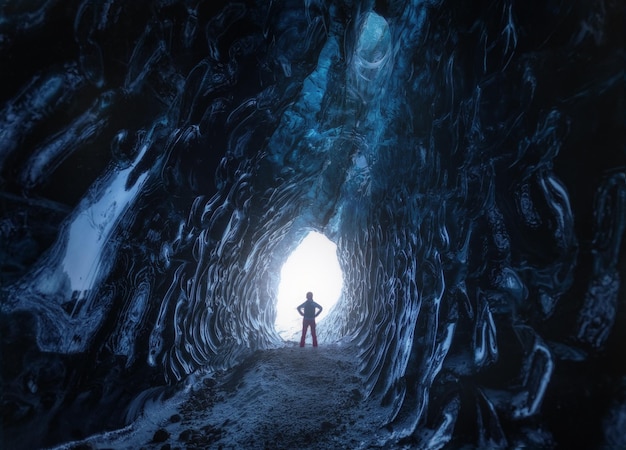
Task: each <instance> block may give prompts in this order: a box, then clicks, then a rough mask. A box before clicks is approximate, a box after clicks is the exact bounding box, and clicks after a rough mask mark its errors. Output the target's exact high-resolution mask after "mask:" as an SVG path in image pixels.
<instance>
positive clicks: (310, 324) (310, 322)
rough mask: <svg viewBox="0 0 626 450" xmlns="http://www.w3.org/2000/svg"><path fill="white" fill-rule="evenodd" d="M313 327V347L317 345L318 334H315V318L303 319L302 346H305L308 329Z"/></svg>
mask: <svg viewBox="0 0 626 450" xmlns="http://www.w3.org/2000/svg"><path fill="white" fill-rule="evenodd" d="M307 327H311V337H312V338H313V347H317V335H316V334H315V319H302V338H301V339H300V347H304V340H305V339H306V329H307Z"/></svg>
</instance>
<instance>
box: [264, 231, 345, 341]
mask: <svg viewBox="0 0 626 450" xmlns="http://www.w3.org/2000/svg"><path fill="white" fill-rule="evenodd" d="M342 286H343V274H342V272H341V268H340V266H339V261H338V260H337V246H336V245H335V244H334V243H333V242H332V241H331V240H329V239H328V238H327V237H326V236H324V235H323V234H321V233H317V232H314V231H313V232H310V233H309V234H308V235H306V237H305V238H304V239H303V240H302V242H301V243H300V245H299V246H298V247H297V248H296V249H295V250H294V251H293V253H291V255H289V258H287V261H286V262H285V264H284V265H283V267H282V269H281V271H280V284H279V286H278V299H277V302H276V322H275V323H274V327H275V329H276V332H278V334H279V335H280V337H281V338H283V339H284V340H286V341H290V340H299V339H300V333H301V332H302V318H301V317H300V315H299V314H298V312H297V311H296V308H297V307H298V305H300V304H301V303H302V302H304V301H305V300H306V298H305V295H306V293H307V292H309V291H311V292H313V299H314V300H315V301H316V302H318V303H319V304H320V305H322V306H323V307H324V310H323V311H322V313H321V314H320V315H319V316H318V319H317V323H321V322H322V321H323V320H324V317H325V316H326V315H327V313H328V312H329V311H330V310H331V309H332V307H333V305H334V304H335V303H336V302H337V300H339V297H340V295H341V289H342Z"/></svg>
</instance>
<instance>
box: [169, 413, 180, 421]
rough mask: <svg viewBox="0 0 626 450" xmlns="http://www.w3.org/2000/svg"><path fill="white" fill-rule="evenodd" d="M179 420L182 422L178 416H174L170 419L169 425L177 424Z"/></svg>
mask: <svg viewBox="0 0 626 450" xmlns="http://www.w3.org/2000/svg"><path fill="white" fill-rule="evenodd" d="M181 420H182V417H180V414H174V415H173V416H172V417H170V422H171V423H177V422H180V421H181Z"/></svg>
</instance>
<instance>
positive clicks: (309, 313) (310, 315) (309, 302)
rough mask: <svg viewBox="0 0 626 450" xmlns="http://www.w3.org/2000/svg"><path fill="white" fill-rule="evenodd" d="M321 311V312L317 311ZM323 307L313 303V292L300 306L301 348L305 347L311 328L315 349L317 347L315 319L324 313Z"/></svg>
mask: <svg viewBox="0 0 626 450" xmlns="http://www.w3.org/2000/svg"><path fill="white" fill-rule="evenodd" d="M317 309H319V311H317ZM322 309H323V308H322V307H321V306H320V305H319V304H318V303H315V302H314V301H313V292H307V293H306V302H304V303H303V304H301V305H300V306H298V308H297V310H298V312H299V313H300V315H301V316H302V317H303V319H302V338H301V339H300V347H304V341H305V339H306V330H307V328H308V327H311V337H312V338H313V347H317V335H316V334H315V318H316V317H317V316H319V314H320V313H321V312H322Z"/></svg>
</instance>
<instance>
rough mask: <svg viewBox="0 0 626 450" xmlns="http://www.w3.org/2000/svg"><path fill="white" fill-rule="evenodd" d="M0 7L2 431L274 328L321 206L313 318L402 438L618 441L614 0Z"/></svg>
mask: <svg viewBox="0 0 626 450" xmlns="http://www.w3.org/2000/svg"><path fill="white" fill-rule="evenodd" d="M0 17H1V20H0V55H1V60H2V67H3V69H2V71H0V102H1V108H2V114H0V137H1V139H0V183H1V192H0V205H1V209H0V270H1V272H0V273H1V279H0V281H1V283H2V289H1V294H0V295H1V297H0V298H1V310H0V326H1V336H0V339H1V342H2V353H1V358H2V361H1V368H2V369H1V370H2V424H3V429H2V436H1V439H2V442H4V443H5V445H7V446H8V447H7V448H15V449H20V448H23V449H28V448H40V447H42V446H51V445H55V444H59V443H62V442H67V441H70V440H75V439H80V438H83V437H85V436H88V435H90V434H93V433H97V432H101V431H103V430H111V429H115V428H120V427H122V426H124V425H125V424H127V423H129V422H130V421H132V420H133V419H135V418H136V417H137V416H138V415H139V414H140V413H141V410H142V405H143V404H145V403H146V402H147V401H152V400H154V399H160V398H166V397H168V396H169V395H172V393H173V392H175V391H176V390H177V389H179V388H180V386H181V384H184V383H185V380H187V379H188V377H189V376H190V375H192V374H194V373H196V372H198V371H203V372H207V373H210V372H211V371H217V370H228V369H229V368H232V367H234V366H236V365H237V364H238V363H240V362H241V361H243V360H244V358H246V357H248V356H249V355H251V354H253V353H254V352H256V351H258V350H265V349H273V348H277V347H280V346H283V345H284V342H283V340H282V339H281V337H280V336H279V335H278V333H277V331H276V330H275V328H274V322H275V317H276V314H277V311H276V298H277V291H278V284H279V281H280V270H281V267H282V266H283V264H284V263H285V261H286V260H287V258H288V257H289V255H290V253H291V252H292V251H293V250H294V249H295V248H296V247H297V246H298V244H299V243H300V242H301V241H302V239H303V238H304V237H305V236H306V235H308V234H309V233H310V232H317V233H321V234H323V235H325V236H326V237H327V238H328V239H330V240H331V241H332V242H333V243H334V244H336V246H337V259H338V262H339V265H340V267H341V270H342V272H343V289H342V292H341V296H340V299H339V301H338V303H337V304H336V306H335V307H334V308H333V309H332V311H329V313H328V316H327V318H326V319H325V320H324V322H321V323H320V324H319V334H320V339H321V343H322V344H323V343H324V342H325V343H332V342H338V341H341V342H344V343H347V345H350V346H351V348H353V351H354V354H355V355H357V357H358V358H359V361H360V367H359V370H360V375H361V376H362V377H363V379H364V380H365V381H364V386H363V391H364V395H365V396H366V397H368V398H371V399H375V400H377V401H379V402H380V403H381V404H382V405H386V406H389V407H390V410H391V411H392V412H391V414H390V415H389V417H387V418H386V422H385V423H384V424H381V426H383V425H386V426H389V427H393V429H394V430H395V431H396V432H395V434H394V439H395V443H404V444H406V445H416V446H420V447H421V448H458V447H459V446H462V445H467V446H469V447H470V448H480V447H484V446H485V445H489V446H490V447H492V448H509V447H510V446H515V445H520V446H523V445H531V444H533V445H535V444H536V445H541V446H543V447H544V448H572V446H573V445H576V446H579V445H583V446H584V447H585V448H602V446H605V447H606V448H611V446H613V445H622V446H623V445H626V442H625V441H624V437H623V433H622V432H620V431H619V430H620V429H623V428H622V427H623V425H624V423H626V367H625V361H626V360H625V359H624V357H623V356H624V342H626V335H625V330H626V327H625V325H626V312H625V308H624V306H625V297H626V295H625V291H624V286H623V283H622V280H621V279H622V278H623V274H624V273H626V260H625V257H624V254H625V252H624V249H625V248H624V247H625V244H624V239H623V236H624V230H625V229H626V154H625V145H624V144H625V143H624V123H625V120H624V47H623V42H624V35H623V24H624V6H623V4H622V2H618V1H615V0H599V1H595V2H585V1H573V2H572V1H564V0H562V1H559V0H550V1H548V2H538V1H530V2H515V1H513V0H496V1H489V2H487V1H477V2H465V1H461V0H439V1H435V0H432V1H409V0H405V1H394V0H388V1H384V0H378V1H371V0H370V1H359V0H332V1H322V0H306V1H297V0H282V1H261V0H258V1H253V0H248V1H240V2H232V1H212V0H211V1H210V0H198V1H183V0H157V1H146V0H142V1H133V2H125V1H120V0H111V1H107V2H92V1H79V0H70V1H60V0H40V1H36V2H17V1H15V2H4V3H3V4H2V5H0ZM305 290H306V288H305ZM319 300H320V301H322V302H323V300H322V299H319ZM433 432H438V433H439V434H438V435H439V436H440V437H441V439H440V440H439V441H437V443H432V442H431V441H429V440H428V439H427V436H431V435H432V434H433ZM430 443H432V445H431V444H430ZM392 444H394V443H393V442H390V443H389V445H392Z"/></svg>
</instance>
